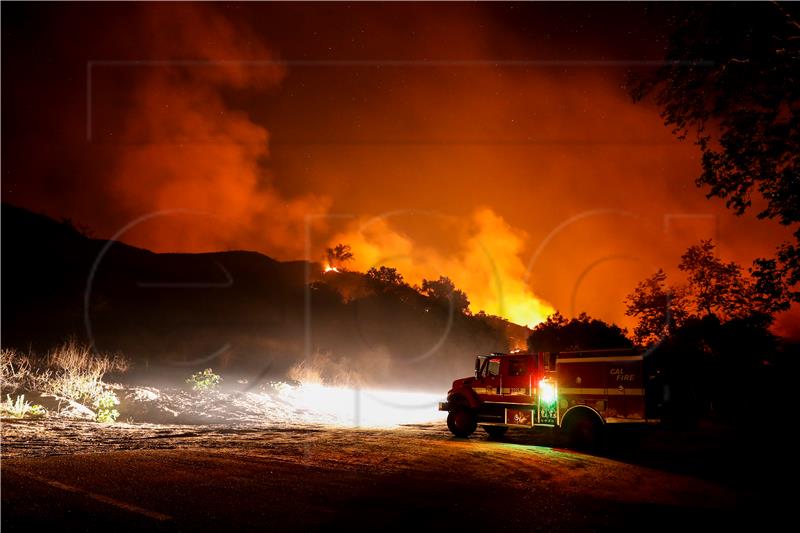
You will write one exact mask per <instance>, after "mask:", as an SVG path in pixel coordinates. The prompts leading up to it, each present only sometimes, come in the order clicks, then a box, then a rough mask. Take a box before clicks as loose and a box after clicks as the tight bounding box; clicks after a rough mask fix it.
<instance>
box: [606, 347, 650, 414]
mask: <svg viewBox="0 0 800 533" xmlns="http://www.w3.org/2000/svg"><path fill="white" fill-rule="evenodd" d="M643 387H644V385H643V381H642V360H641V358H639V359H633V358H632V359H631V360H617V361H613V362H609V363H608V370H607V374H606V391H607V394H608V410H609V413H608V416H610V417H617V418H625V419H643V418H644V388H643Z"/></svg>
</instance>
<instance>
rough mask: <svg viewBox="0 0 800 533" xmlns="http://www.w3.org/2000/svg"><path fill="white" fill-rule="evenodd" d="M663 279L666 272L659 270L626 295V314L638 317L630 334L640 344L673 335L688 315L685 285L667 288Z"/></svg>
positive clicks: (665, 279) (651, 342)
mask: <svg viewBox="0 0 800 533" xmlns="http://www.w3.org/2000/svg"><path fill="white" fill-rule="evenodd" d="M666 281H667V275H666V274H665V273H664V271H663V270H661V269H658V272H656V273H655V274H653V275H652V276H650V277H649V278H647V279H645V280H644V281H641V282H639V284H638V285H637V286H636V288H635V289H634V290H633V292H632V293H631V294H629V295H628V296H627V297H626V298H625V303H626V305H627V309H626V311H625V314H626V315H628V316H632V317H636V318H637V319H638V323H637V324H636V327H634V328H633V334H634V338H635V339H636V342H637V343H639V344H642V345H649V344H653V343H655V342H657V341H659V340H660V339H662V338H664V337H665V336H668V335H672V334H674V333H675V331H676V330H677V329H678V328H680V327H681V326H682V325H683V323H684V321H685V320H686V318H687V316H688V315H689V312H688V310H687V301H686V288H685V287H669V286H667V283H666Z"/></svg>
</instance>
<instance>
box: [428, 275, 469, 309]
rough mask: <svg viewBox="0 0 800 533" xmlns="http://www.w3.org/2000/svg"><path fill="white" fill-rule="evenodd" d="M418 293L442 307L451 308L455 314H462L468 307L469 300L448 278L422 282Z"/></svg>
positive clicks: (443, 277) (442, 277)
mask: <svg viewBox="0 0 800 533" xmlns="http://www.w3.org/2000/svg"><path fill="white" fill-rule="evenodd" d="M420 292H421V293H422V294H424V295H425V296H427V297H428V298H431V299H433V300H434V301H436V302H437V303H439V304H440V305H442V306H450V305H452V306H453V310H454V311H455V312H457V313H464V312H466V311H467V308H468V307H469V299H468V298H467V295H466V293H465V292H464V291H461V290H459V289H457V288H456V286H455V284H454V283H453V282H452V281H451V280H450V278H448V277H445V276H441V277H439V279H438V280H434V281H430V280H427V279H424V280H422V287H420Z"/></svg>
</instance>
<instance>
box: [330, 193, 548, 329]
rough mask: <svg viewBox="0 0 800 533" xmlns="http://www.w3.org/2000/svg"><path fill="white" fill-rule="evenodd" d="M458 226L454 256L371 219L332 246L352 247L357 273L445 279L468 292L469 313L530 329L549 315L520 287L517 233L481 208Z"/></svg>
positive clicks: (519, 237) (522, 280)
mask: <svg viewBox="0 0 800 533" xmlns="http://www.w3.org/2000/svg"><path fill="white" fill-rule="evenodd" d="M460 226H462V229H463V231H461V232H460V233H459V234H458V235H455V234H454V235H453V239H455V240H456V241H458V242H457V251H455V252H451V253H448V252H443V251H441V250H439V249H434V248H431V247H426V246H423V245H422V244H421V243H420V242H418V241H417V240H415V239H414V238H412V237H411V236H409V235H408V234H406V233H403V232H402V231H400V230H398V229H396V228H394V227H392V226H391V225H390V224H389V222H388V221H387V220H386V219H373V220H372V221H370V222H369V223H368V224H366V225H362V226H361V227H359V228H354V229H352V230H351V231H348V232H345V233H342V234H339V235H336V236H335V237H334V238H333V239H332V240H331V242H332V243H345V244H349V245H350V246H351V247H352V250H353V254H354V256H355V257H354V266H355V267H356V269H358V270H363V271H366V270H367V269H369V268H371V267H378V266H381V265H385V266H390V267H394V268H397V269H398V271H399V272H400V273H401V274H402V275H403V277H404V278H405V280H406V281H407V282H408V283H411V284H420V283H422V280H423V279H437V278H438V277H439V276H447V277H449V278H450V279H451V280H452V281H453V282H454V283H455V285H456V287H458V288H459V289H461V290H463V291H464V292H466V293H467V296H468V298H469V300H470V310H471V311H472V312H473V313H476V312H478V311H480V310H483V311H484V312H486V313H488V314H492V315H498V316H501V317H504V318H506V319H508V320H510V321H512V322H514V323H517V324H524V325H527V326H530V327H532V326H535V325H536V324H538V323H540V322H542V321H544V320H545V319H546V318H547V316H548V315H550V314H552V313H553V312H554V309H553V306H551V305H550V304H549V303H548V302H546V301H544V300H542V299H541V298H539V297H538V296H536V294H535V293H534V292H533V289H532V288H531V286H529V285H528V284H527V283H526V282H525V280H526V269H525V263H524V262H523V260H522V259H521V257H520V256H521V253H522V251H523V243H524V235H523V234H522V233H521V232H520V231H518V230H516V229H515V228H512V227H511V226H510V225H509V224H508V223H507V222H506V221H505V220H503V218H502V217H500V216H499V215H497V214H496V213H494V212H493V211H492V210H490V209H486V208H483V209H479V210H477V211H475V212H474V213H473V214H472V216H471V217H470V218H469V220H468V221H467V222H466V223H465V224H461V225H460Z"/></svg>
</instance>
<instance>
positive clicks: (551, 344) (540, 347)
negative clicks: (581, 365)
mask: <svg viewBox="0 0 800 533" xmlns="http://www.w3.org/2000/svg"><path fill="white" fill-rule="evenodd" d="M625 333H626V332H625V330H624V329H621V328H620V327H619V326H617V325H615V324H608V323H606V322H603V321H602V320H598V319H596V318H591V317H590V316H589V315H587V314H586V313H581V314H580V315H579V316H578V317H577V318H573V319H572V320H567V319H566V318H564V316H563V315H562V314H561V313H559V312H556V313H554V314H552V315H550V316H548V317H547V320H545V321H544V322H542V323H540V324H537V325H536V327H535V328H533V332H532V333H531V334H530V336H529V337H528V350H529V351H531V352H562V351H570V350H592V349H601V348H632V347H633V343H632V342H631V341H630V339H628V337H626V335H625Z"/></svg>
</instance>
